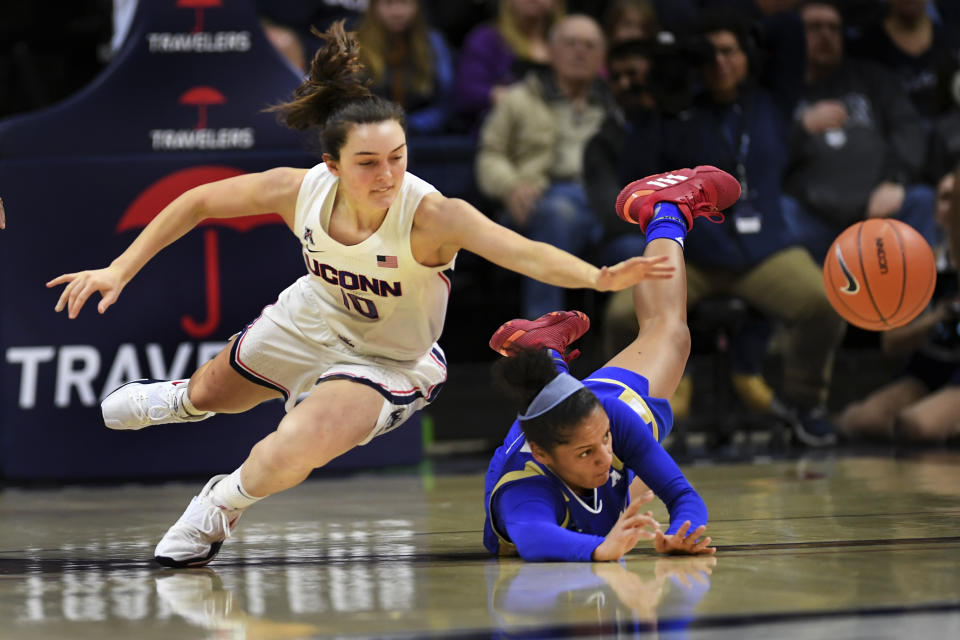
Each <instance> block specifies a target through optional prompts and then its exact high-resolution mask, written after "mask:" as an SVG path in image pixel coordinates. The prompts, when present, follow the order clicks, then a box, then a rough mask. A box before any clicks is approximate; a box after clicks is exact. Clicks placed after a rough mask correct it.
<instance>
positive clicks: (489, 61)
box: [454, 0, 564, 132]
mask: <svg viewBox="0 0 960 640" xmlns="http://www.w3.org/2000/svg"><path fill="white" fill-rule="evenodd" d="M563 15H564V5H563V0H500V8H499V12H498V14H497V19H496V21H495V22H493V23H488V24H483V25H480V26H478V27H476V28H475V29H474V30H473V31H471V32H470V34H469V35H467V38H466V40H465V41H464V43H463V47H462V49H461V50H460V58H459V67H458V69H457V76H456V87H455V89H454V105H455V108H456V111H457V115H458V119H459V123H460V127H461V128H462V129H464V130H467V131H471V132H472V131H475V130H476V128H477V127H478V125H479V124H480V123H481V122H482V120H483V118H484V116H485V115H486V113H487V112H488V111H489V110H490V109H491V108H492V107H493V105H495V104H496V103H497V102H498V101H499V99H500V98H501V97H502V96H503V94H504V92H505V90H506V88H507V87H508V86H509V85H511V84H513V83H515V82H517V81H518V80H520V79H521V78H523V77H524V75H525V74H526V72H527V71H529V70H531V69H534V68H537V69H546V68H549V64H548V63H549V59H550V54H549V47H548V43H547V35H548V33H549V31H550V28H551V27H552V26H553V25H554V24H555V23H556V22H557V20H559V19H560V17H562V16H563Z"/></svg>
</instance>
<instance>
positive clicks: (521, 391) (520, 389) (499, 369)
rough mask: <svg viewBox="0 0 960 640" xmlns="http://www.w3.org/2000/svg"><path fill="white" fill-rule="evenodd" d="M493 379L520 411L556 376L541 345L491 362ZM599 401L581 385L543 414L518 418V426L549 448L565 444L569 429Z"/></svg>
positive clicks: (568, 439)
mask: <svg viewBox="0 0 960 640" xmlns="http://www.w3.org/2000/svg"><path fill="white" fill-rule="evenodd" d="M493 376H494V383H495V384H496V386H497V387H498V388H499V389H500V390H501V391H503V393H504V394H506V395H507V397H509V398H510V399H511V400H513V401H514V403H515V405H516V406H517V408H518V409H519V411H520V412H521V413H524V412H526V410H527V407H529V406H530V403H531V402H533V399H534V398H536V397H537V394H538V393H540V391H541V390H542V389H543V388H544V387H545V386H546V385H547V383H549V382H550V381H551V380H553V379H554V378H556V377H557V369H556V367H555V366H554V364H553V359H552V358H551V357H550V355H549V354H548V353H547V352H546V351H544V350H543V349H525V350H520V351H519V352H518V353H517V354H516V355H513V356H511V357H509V358H502V359H501V360H499V361H497V362H496V363H494V365H493ZM598 406H600V401H599V400H597V397H596V396H595V395H593V393H592V392H590V391H589V390H588V389H585V388H584V389H580V390H579V391H577V392H576V393H574V394H573V395H571V396H570V397H568V398H566V399H565V400H564V401H563V402H561V403H560V404H558V405H557V406H555V407H554V408H553V409H551V410H550V411H548V412H547V413H545V414H543V415H542V416H539V417H536V418H533V419H531V420H521V421H520V426H521V427H522V428H523V433H524V435H525V436H526V437H527V440H529V441H530V442H533V443H536V444H537V445H538V446H539V447H541V448H542V449H544V450H545V451H547V452H548V453H549V452H552V451H553V449H554V447H556V446H557V445H558V444H567V443H568V442H569V441H570V433H571V432H572V431H573V430H574V429H575V428H576V427H577V426H578V425H579V424H580V423H582V422H583V420H584V419H585V418H586V417H587V416H588V415H590V413H591V412H592V411H594V410H595V409H596V408H597V407H598Z"/></svg>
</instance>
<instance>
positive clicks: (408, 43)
mask: <svg viewBox="0 0 960 640" xmlns="http://www.w3.org/2000/svg"><path fill="white" fill-rule="evenodd" d="M357 40H358V41H359V43H360V60H361V61H362V62H363V64H364V66H365V67H366V68H367V70H368V72H369V73H370V75H371V77H372V78H373V84H372V85H371V86H370V90H371V91H373V92H374V93H375V94H377V95H378V96H380V97H382V98H386V99H388V100H391V101H393V102H396V103H397V104H399V105H400V106H402V107H403V108H404V110H405V111H406V112H407V128H408V130H409V131H410V132H411V133H439V132H441V131H443V130H444V129H445V128H446V124H447V120H448V118H449V114H450V97H451V93H452V90H453V58H452V56H451V53H450V49H449V47H448V46H447V43H446V41H445V40H444V38H443V36H442V35H441V34H440V33H439V32H438V31H436V30H435V29H431V28H430V27H429V26H428V25H427V21H426V17H425V16H424V13H423V10H422V8H421V6H420V0H370V4H369V5H368V7H367V12H366V13H365V14H364V16H363V20H362V21H361V22H360V26H359V28H358V29H357Z"/></svg>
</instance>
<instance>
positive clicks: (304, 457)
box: [271, 413, 339, 469]
mask: <svg viewBox="0 0 960 640" xmlns="http://www.w3.org/2000/svg"><path fill="white" fill-rule="evenodd" d="M329 436H330V425H328V424H327V423H326V422H324V421H318V420H313V419H311V416H310V415H309V414H296V413H288V414H287V415H286V416H284V418H283V420H281V421H280V426H279V427H278V428H277V432H276V437H277V438H276V439H277V442H276V446H275V447H273V451H272V452H271V459H272V463H273V464H277V465H279V466H280V467H283V468H295V469H317V468H319V467H322V466H324V465H325V464H327V463H328V462H330V461H331V460H332V459H333V458H335V457H337V455H338V454H339V452H336V451H332V450H331V442H330V437H329Z"/></svg>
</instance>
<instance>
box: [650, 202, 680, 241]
mask: <svg viewBox="0 0 960 640" xmlns="http://www.w3.org/2000/svg"><path fill="white" fill-rule="evenodd" d="M686 237H687V221H686V219H684V217H683V214H682V213H680V209H679V208H678V207H677V205H675V204H674V203H672V202H658V203H657V204H655V205H654V206H653V218H652V219H651V220H650V223H649V224H648V225H647V244H650V241H651V240H654V239H656V238H669V239H670V240H673V241H674V242H676V243H678V244H679V245H680V246H681V247H682V246H683V241H684V239H686Z"/></svg>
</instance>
